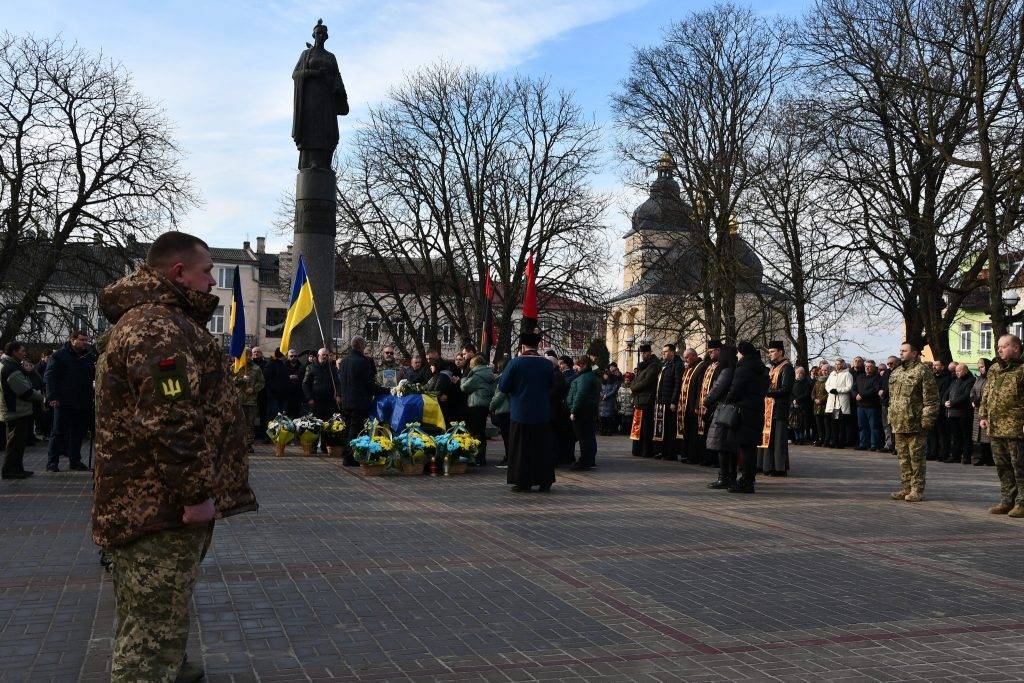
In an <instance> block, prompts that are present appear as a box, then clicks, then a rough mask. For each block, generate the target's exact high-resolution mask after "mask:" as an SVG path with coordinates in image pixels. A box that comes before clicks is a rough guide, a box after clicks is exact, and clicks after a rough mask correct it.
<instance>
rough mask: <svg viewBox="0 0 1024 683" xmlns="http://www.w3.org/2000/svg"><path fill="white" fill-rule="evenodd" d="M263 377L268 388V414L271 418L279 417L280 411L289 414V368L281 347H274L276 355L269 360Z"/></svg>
mask: <svg viewBox="0 0 1024 683" xmlns="http://www.w3.org/2000/svg"><path fill="white" fill-rule="evenodd" d="M263 379H265V380H266V390H267V415H268V416H269V417H268V422H269V419H270V418H274V417H277V414H278V413H285V414H286V415H287V414H288V391H289V388H290V385H289V382H288V369H287V368H286V367H285V360H284V354H283V353H281V349H274V355H273V357H272V358H270V360H268V361H267V366H266V367H265V368H264V369H263Z"/></svg>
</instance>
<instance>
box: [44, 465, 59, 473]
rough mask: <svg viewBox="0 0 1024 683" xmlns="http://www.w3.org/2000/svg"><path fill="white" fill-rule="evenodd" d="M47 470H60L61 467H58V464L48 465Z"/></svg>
mask: <svg viewBox="0 0 1024 683" xmlns="http://www.w3.org/2000/svg"><path fill="white" fill-rule="evenodd" d="M46 471H47V472H60V468H59V467H57V466H56V465H47V466H46Z"/></svg>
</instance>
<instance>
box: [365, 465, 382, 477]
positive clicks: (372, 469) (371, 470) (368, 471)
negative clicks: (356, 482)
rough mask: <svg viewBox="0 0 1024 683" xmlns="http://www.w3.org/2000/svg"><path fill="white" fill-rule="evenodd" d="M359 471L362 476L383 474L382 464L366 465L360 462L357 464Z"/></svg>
mask: <svg viewBox="0 0 1024 683" xmlns="http://www.w3.org/2000/svg"><path fill="white" fill-rule="evenodd" d="M359 471H360V472H362V473H363V476H364V477H379V476H381V475H382V474H384V465H367V464H366V463H361V464H360V465H359Z"/></svg>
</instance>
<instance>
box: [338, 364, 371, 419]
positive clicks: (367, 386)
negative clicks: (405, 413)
mask: <svg viewBox="0 0 1024 683" xmlns="http://www.w3.org/2000/svg"><path fill="white" fill-rule="evenodd" d="M376 374H377V372H376V368H375V367H374V363H373V359H372V358H367V357H366V356H365V355H364V354H363V353H362V352H360V351H356V350H355V349H349V352H348V353H347V354H345V357H344V358H342V360H341V367H340V368H339V369H338V395H339V396H340V397H341V409H342V410H371V409H372V408H373V397H374V392H375V391H376V389H377V386H376V383H375V382H374V376H375V375H376Z"/></svg>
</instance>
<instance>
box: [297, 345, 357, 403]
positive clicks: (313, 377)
mask: <svg viewBox="0 0 1024 683" xmlns="http://www.w3.org/2000/svg"><path fill="white" fill-rule="evenodd" d="M349 355H351V354H349ZM335 379H336V378H335V376H334V365H333V364H332V363H330V362H327V363H321V362H320V361H315V362H313V363H310V364H309V365H307V366H306V375H305V377H303V378H302V394H303V396H304V397H305V398H306V400H307V401H324V402H328V403H333V402H334V395H335V386H334V384H335ZM337 390H338V394H339V395H340V394H341V390H342V388H341V387H340V386H339V387H338V388H337Z"/></svg>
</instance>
